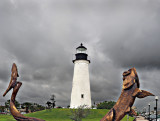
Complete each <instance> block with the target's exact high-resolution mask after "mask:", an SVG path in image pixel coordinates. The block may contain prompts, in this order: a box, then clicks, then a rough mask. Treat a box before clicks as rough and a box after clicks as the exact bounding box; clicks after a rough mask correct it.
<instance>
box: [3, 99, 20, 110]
mask: <svg viewBox="0 0 160 121" xmlns="http://www.w3.org/2000/svg"><path fill="white" fill-rule="evenodd" d="M9 106H10V100H7V101H6V102H5V108H7V109H9ZM15 106H16V108H19V106H20V103H19V102H18V101H17V100H15Z"/></svg>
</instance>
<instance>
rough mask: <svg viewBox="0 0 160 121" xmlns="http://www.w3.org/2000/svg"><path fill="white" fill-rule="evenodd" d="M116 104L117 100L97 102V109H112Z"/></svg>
mask: <svg viewBox="0 0 160 121" xmlns="http://www.w3.org/2000/svg"><path fill="white" fill-rule="evenodd" d="M115 104H116V102H114V101H104V102H102V103H99V104H97V109H111V108H112V107H113V106H114V105H115Z"/></svg>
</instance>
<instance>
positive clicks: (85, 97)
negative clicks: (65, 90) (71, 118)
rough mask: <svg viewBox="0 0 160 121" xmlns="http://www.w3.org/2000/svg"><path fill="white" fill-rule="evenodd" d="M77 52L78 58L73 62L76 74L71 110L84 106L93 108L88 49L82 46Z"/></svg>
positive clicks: (74, 76)
mask: <svg viewBox="0 0 160 121" xmlns="http://www.w3.org/2000/svg"><path fill="white" fill-rule="evenodd" d="M76 51H77V53H76V54H75V56H76V58H75V60H73V63H74V74H73V83H72V92H71V103H70V108H78V107H79V106H83V105H86V106H87V107H89V108H91V92H90V80H89V69H88V65H89V63H90V60H88V59H87V56H88V55H87V53H86V51H87V48H86V47H84V46H83V44H81V45H80V46H79V47H77V48H76Z"/></svg>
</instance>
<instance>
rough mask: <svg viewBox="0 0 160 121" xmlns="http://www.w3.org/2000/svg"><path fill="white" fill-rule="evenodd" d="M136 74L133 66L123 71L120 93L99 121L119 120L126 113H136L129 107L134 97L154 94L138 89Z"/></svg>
mask: <svg viewBox="0 0 160 121" xmlns="http://www.w3.org/2000/svg"><path fill="white" fill-rule="evenodd" d="M139 87H140V83H139V78H138V74H137V72H136V69H135V68H131V69H129V70H128V71H125V72H124V73H123V86H122V92H121V95H120V97H119V99H118V101H117V102H116V104H115V105H114V106H113V108H112V109H111V110H110V111H109V112H108V113H107V114H106V115H105V116H104V117H103V118H102V119H101V120H100V121H120V120H121V119H122V118H123V117H124V116H125V115H126V114H132V115H136V112H135V111H134V110H133V109H131V107H132V105H133V103H134V101H135V98H136V97H138V98H144V97H146V96H154V95H153V94H152V93H150V92H147V91H144V90H140V89H139Z"/></svg>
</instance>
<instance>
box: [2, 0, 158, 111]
mask: <svg viewBox="0 0 160 121" xmlns="http://www.w3.org/2000/svg"><path fill="white" fill-rule="evenodd" d="M159 4H160V3H159V1H156V0H152V2H151V1H149V0H145V1H143V0H140V1H127V0H122V1H116V0H112V1H109V0H100V1H97V0H92V1H91V0H85V1H73V0H68V1H65V0H46V1H45V2H44V1H42V0H39V1H36V0H27V1H18V0H5V1H0V16H1V19H0V26H1V27H0V59H1V61H0V89H1V91H0V95H1V96H0V102H1V104H4V102H5V100H7V99H9V98H10V95H11V93H9V94H8V95H7V96H6V97H5V98H3V97H2V94H3V92H4V91H5V89H6V88H7V86H8V83H9V80H10V74H11V71H10V69H11V66H12V63H13V62H15V63H16V64H17V66H18V69H19V74H20V78H18V81H21V82H22V83H23V85H22V87H21V89H20V91H19V93H18V95H17V99H18V100H19V101H20V102H24V101H30V102H37V103H41V104H45V103H46V102H47V100H49V98H50V95H51V94H55V95H56V100H57V102H56V103H57V105H62V106H67V105H69V103H70V93H71V87H72V77H73V69H74V64H73V63H72V58H73V56H74V55H73V54H75V48H76V47H77V46H79V44H80V43H81V42H83V43H84V45H85V46H86V47H87V48H88V54H89V58H90V59H91V64H90V80H91V91H92V92H91V93H92V100H93V101H97V102H98V101H104V100H115V101H116V100H117V98H118V97H119V95H120V91H121V86H122V73H123V71H125V70H128V68H131V67H136V69H137V71H138V74H139V77H140V83H141V88H142V89H145V90H148V91H151V92H153V93H154V94H156V95H159V96H160V94H159V93H158V92H159V81H158V79H159V73H160V70H159V69H160V61H159V60H160V54H159V51H160V48H159V45H160V41H159V39H160V35H159V31H160V26H159V25H160V23H159V21H160V15H159V10H160V8H159ZM152 100H153V99H152V98H146V99H145V103H144V100H137V101H136V104H135V105H136V106H138V107H140V108H142V107H144V106H146V105H147V103H149V102H150V101H152Z"/></svg>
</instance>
